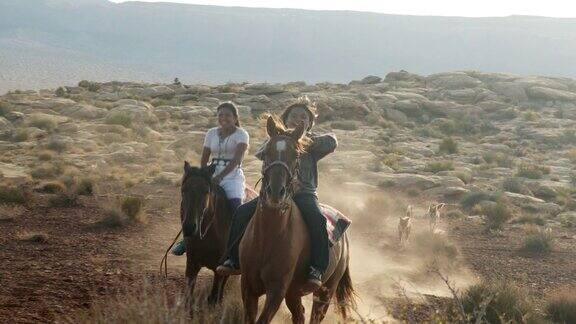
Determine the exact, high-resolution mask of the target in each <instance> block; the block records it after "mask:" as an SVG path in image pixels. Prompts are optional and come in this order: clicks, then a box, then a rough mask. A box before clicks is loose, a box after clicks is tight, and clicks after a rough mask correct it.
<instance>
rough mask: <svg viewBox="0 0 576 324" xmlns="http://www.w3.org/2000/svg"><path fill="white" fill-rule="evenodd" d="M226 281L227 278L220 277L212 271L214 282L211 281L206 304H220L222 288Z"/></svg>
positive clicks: (222, 295)
mask: <svg viewBox="0 0 576 324" xmlns="http://www.w3.org/2000/svg"><path fill="white" fill-rule="evenodd" d="M227 281H228V276H221V275H219V274H217V273H216V271H214V280H213V281H212V290H211V291H210V296H208V304H210V305H212V306H214V305H216V304H217V303H221V302H222V298H224V287H225V286H226V282H227Z"/></svg>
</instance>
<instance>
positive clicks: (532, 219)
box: [512, 215, 546, 226]
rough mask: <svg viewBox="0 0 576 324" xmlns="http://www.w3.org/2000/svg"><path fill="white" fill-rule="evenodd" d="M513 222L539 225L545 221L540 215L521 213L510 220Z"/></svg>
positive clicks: (542, 224)
mask: <svg viewBox="0 0 576 324" xmlns="http://www.w3.org/2000/svg"><path fill="white" fill-rule="evenodd" d="M512 222H513V223H515V224H534V225H539V226H544V225H545V224H546V221H545V220H544V218H542V216H538V215H522V216H520V217H518V218H516V219H514V220H513V221H512Z"/></svg>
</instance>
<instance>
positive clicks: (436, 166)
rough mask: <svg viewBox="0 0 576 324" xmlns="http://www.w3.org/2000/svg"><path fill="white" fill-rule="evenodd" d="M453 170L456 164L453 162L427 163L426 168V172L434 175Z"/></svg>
mask: <svg viewBox="0 0 576 324" xmlns="http://www.w3.org/2000/svg"><path fill="white" fill-rule="evenodd" d="M451 170H454V164H453V163H452V161H431V162H428V163H426V166H425V167H424V171H426V172H433V173H438V172H440V171H451Z"/></svg>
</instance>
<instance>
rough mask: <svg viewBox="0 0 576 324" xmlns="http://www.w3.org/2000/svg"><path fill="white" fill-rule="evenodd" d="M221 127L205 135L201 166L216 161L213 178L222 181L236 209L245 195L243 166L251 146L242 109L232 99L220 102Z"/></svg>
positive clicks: (212, 129) (233, 208)
mask: <svg viewBox="0 0 576 324" xmlns="http://www.w3.org/2000/svg"><path fill="white" fill-rule="evenodd" d="M217 113H218V124H219V126H218V127H214V128H211V129H210V130H208V132H207V133H206V138H205V139H204V150H203V151H202V158H201V160H200V165H201V167H206V166H207V165H208V164H209V163H208V162H209V161H211V164H214V165H216V171H215V172H214V175H213V178H212V179H213V181H214V183H216V184H219V185H220V186H221V187H222V188H223V189H224V191H226V195H227V197H228V199H229V200H230V203H231V205H232V210H236V208H237V207H238V206H240V204H241V203H242V200H243V199H244V188H245V178H244V173H243V172H242V169H241V163H242V159H243V158H244V153H245V152H246V150H247V149H248V143H249V136H248V133H247V132H246V131H245V130H244V129H243V128H241V127H240V121H239V120H238V109H237V108H236V106H235V105H234V104H233V103H231V102H225V103H223V104H221V105H220V106H218V108H217Z"/></svg>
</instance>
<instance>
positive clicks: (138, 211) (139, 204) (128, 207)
mask: <svg viewBox="0 0 576 324" xmlns="http://www.w3.org/2000/svg"><path fill="white" fill-rule="evenodd" d="M120 209H121V210H122V213H124V215H126V216H127V217H128V218H129V219H130V220H132V221H137V222H145V221H146V215H145V214H144V199H143V198H140V197H131V196H126V197H124V198H122V199H121V201H120Z"/></svg>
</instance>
